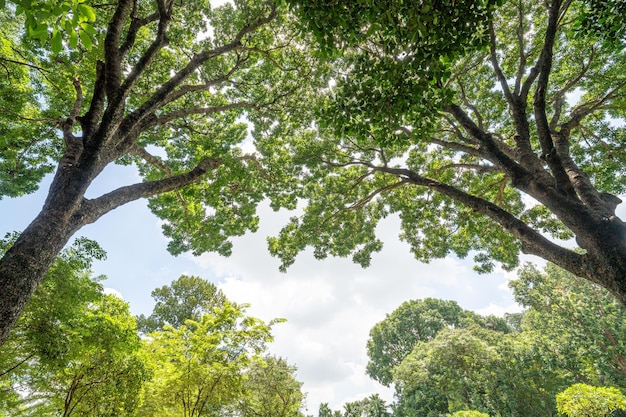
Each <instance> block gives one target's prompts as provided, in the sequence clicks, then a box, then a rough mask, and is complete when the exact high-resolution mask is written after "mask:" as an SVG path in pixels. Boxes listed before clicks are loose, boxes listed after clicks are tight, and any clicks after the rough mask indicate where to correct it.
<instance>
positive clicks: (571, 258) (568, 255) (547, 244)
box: [372, 166, 586, 276]
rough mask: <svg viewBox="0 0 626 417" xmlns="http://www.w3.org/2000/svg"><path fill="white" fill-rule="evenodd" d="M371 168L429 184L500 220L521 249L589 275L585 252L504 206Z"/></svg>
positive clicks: (414, 175)
mask: <svg viewBox="0 0 626 417" xmlns="http://www.w3.org/2000/svg"><path fill="white" fill-rule="evenodd" d="M372 168H374V169H376V170H378V171H380V172H385V173H388V174H392V175H395V176H398V177H400V178H404V179H406V180H407V181H409V182H410V183H412V184H415V185H418V186H424V187H428V188H430V189H432V190H434V191H437V192H439V193H441V194H443V195H445V196H447V197H449V198H451V199H452V200H454V201H456V202H458V203H460V204H463V205H464V206H466V207H469V208H470V209H472V210H473V211H474V212H476V213H480V214H483V215H485V216H487V217H489V218H490V219H492V220H493V221H495V222H496V223H498V224H499V225H500V226H502V227H503V228H504V229H505V230H506V231H508V232H509V233H511V235H513V236H514V237H516V238H517V239H519V241H520V242H521V243H522V250H523V251H524V252H525V253H528V254H533V255H537V256H540V257H542V258H544V259H546V260H548V261H549V262H552V263H554V264H556V265H559V266H562V267H564V268H567V269H568V270H569V271H571V272H573V273H575V274H578V275H581V276H584V275H586V271H585V265H584V258H583V255H580V254H578V253H576V252H574V251H571V250H569V249H565V248H563V247H561V246H559V245H557V244H555V243H553V242H551V241H550V240H548V239H546V238H545V237H544V236H543V235H541V234H540V233H538V232H537V231H535V230H534V229H532V228H531V227H530V226H528V225H527V224H526V223H524V222H523V221H521V220H520V219H518V218H517V217H515V216H513V215H512V214H511V213H509V212H507V211H506V210H504V209H502V208H501V207H499V206H497V205H495V204H493V203H491V202H489V201H487V200H484V199H482V198H479V197H476V196H473V195H471V194H468V193H466V192H464V191H462V190H459V189H458V188H455V187H453V186H450V185H448V184H444V183H442V182H439V181H436V180H433V179H430V178H426V177H422V176H420V175H418V174H417V173H415V172H414V171H411V170H409V169H404V168H389V167H373V166H372Z"/></svg>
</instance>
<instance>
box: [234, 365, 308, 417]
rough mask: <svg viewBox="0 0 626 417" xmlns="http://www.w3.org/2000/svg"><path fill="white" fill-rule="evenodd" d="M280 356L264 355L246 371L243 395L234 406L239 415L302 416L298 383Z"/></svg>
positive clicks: (300, 391)
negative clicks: (260, 360) (261, 359)
mask: <svg viewBox="0 0 626 417" xmlns="http://www.w3.org/2000/svg"><path fill="white" fill-rule="evenodd" d="M295 372H296V368H295V366H290V365H289V364H288V363H287V362H286V361H285V360H284V359H282V358H276V357H273V356H266V357H264V358H263V361H262V362H253V363H252V365H251V367H250V369H249V370H248V372H247V373H246V379H245V381H244V391H245V392H244V395H243V396H242V398H241V400H240V401H239V402H238V404H237V405H236V406H235V407H234V409H235V410H236V411H238V412H235V415H238V416H239V415H240V416H242V417H303V416H304V415H303V414H302V412H301V411H300V408H301V406H302V402H303V400H304V395H303V394H302V383H301V382H299V381H297V380H296V378H295V375H294V374H295Z"/></svg>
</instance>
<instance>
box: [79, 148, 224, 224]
mask: <svg viewBox="0 0 626 417" xmlns="http://www.w3.org/2000/svg"><path fill="white" fill-rule="evenodd" d="M220 165H222V160H221V158H206V159H204V160H202V161H201V162H200V163H199V164H198V165H196V167H195V168H194V169H192V170H191V171H189V172H186V173H184V174H180V175H174V176H170V177H167V178H164V179H161V180H158V181H149V182H142V183H138V184H133V185H129V186H125V187H120V188H118V189H117V190H114V191H111V192H110V193H107V194H104V195H102V196H100V197H98V198H95V199H92V200H84V201H83V204H82V205H81V208H80V209H79V210H78V211H77V214H76V215H75V216H74V221H75V222H76V223H79V224H83V225H85V224H89V223H93V222H95V221H96V220H98V219H99V218H100V217H102V216H103V215H104V214H106V213H108V212H109V211H111V210H113V209H115V208H117V207H120V206H122V205H124V204H126V203H129V202H131V201H135V200H138V199H140V198H149V197H153V196H155V195H158V194H162V193H166V192H170V191H175V190H178V189H180V188H183V187H185V186H187V185H190V184H193V183H195V182H197V181H199V180H200V178H202V176H204V174H206V173H207V172H208V171H209V170H212V169H216V168H218V167H219V166H220Z"/></svg>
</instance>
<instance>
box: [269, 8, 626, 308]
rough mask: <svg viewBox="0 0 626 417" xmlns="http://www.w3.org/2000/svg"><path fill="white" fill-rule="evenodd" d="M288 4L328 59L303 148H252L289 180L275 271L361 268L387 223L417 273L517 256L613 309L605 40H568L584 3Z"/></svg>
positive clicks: (611, 58)
mask: <svg viewBox="0 0 626 417" xmlns="http://www.w3.org/2000/svg"><path fill="white" fill-rule="evenodd" d="M291 3H292V4H293V7H294V9H295V10H296V12H299V16H300V17H301V18H302V19H303V20H304V21H305V26H306V27H307V28H312V29H311V30H312V31H313V33H314V34H316V35H317V36H318V38H319V37H320V36H321V37H323V39H321V40H320V41H321V42H322V44H323V45H330V46H331V47H332V48H334V49H333V51H334V53H335V55H336V56H337V58H336V59H335V60H334V61H333V70H334V72H333V76H332V81H333V82H332V83H330V84H329V88H328V93H327V95H326V98H325V99H324V101H323V102H322V103H321V104H320V105H319V108H318V112H317V119H316V120H317V123H318V127H319V128H318V129H317V131H316V132H314V133H311V134H309V135H305V134H303V135H301V136H300V137H288V138H281V139H283V141H282V142H278V143H277V142H276V141H275V140H274V139H268V140H267V142H268V143H272V144H273V145H274V149H275V150H276V153H277V154H278V153H279V151H278V149H285V148H287V149H290V150H291V152H290V154H289V155H286V156H285V157H284V162H283V164H284V165H285V166H290V165H291V164H293V163H301V164H304V165H305V166H306V170H305V171H303V172H302V175H301V178H300V182H299V183H298V185H297V188H296V187H294V188H292V189H290V190H289V192H293V193H297V194H298V196H299V197H300V198H301V199H302V200H304V201H306V206H305V208H304V214H303V215H301V216H298V217H294V218H292V221H291V222H290V224H289V225H288V226H286V227H285V228H284V229H283V230H282V232H281V233H280V234H279V236H277V237H275V238H272V239H271V240H270V251H271V252H272V253H273V254H274V255H276V256H278V257H280V258H281V260H282V261H283V268H286V267H287V266H289V265H290V264H292V263H293V262H294V260H295V257H296V255H297V254H298V253H299V252H301V251H302V250H304V249H305V248H306V247H312V248H313V250H314V253H315V255H316V256H317V257H319V258H324V257H326V256H329V255H334V256H352V258H353V259H354V261H355V262H358V263H360V264H362V265H368V264H369V262H370V259H371V256H372V254H373V253H374V252H377V251H379V250H380V249H381V246H382V242H381V241H380V240H379V239H378V238H377V236H376V225H377V224H378V222H379V221H380V220H381V219H383V218H385V217H387V216H390V215H398V216H399V217H400V219H401V221H402V231H401V234H400V237H401V238H402V239H404V240H405V241H407V242H408V244H409V245H410V246H411V250H412V252H413V253H414V255H415V257H416V258H417V259H418V260H421V261H428V260H430V259H434V258H441V257H445V256H448V255H449V254H455V255H457V256H459V257H461V258H463V257H466V256H468V255H472V256H473V257H474V261H475V263H476V268H477V269H478V270H479V271H483V272H486V271H491V270H493V268H494V266H495V264H496V263H500V264H501V265H502V266H503V267H504V268H506V269H511V268H514V267H516V266H517V265H518V255H519V253H520V251H521V252H524V253H527V254H532V255H537V256H539V257H542V258H544V259H546V260H548V261H550V262H553V263H555V264H557V265H559V266H560V267H562V268H564V269H566V270H568V271H570V272H572V273H575V274H576V275H578V276H582V277H585V278H587V279H588V280H591V281H593V282H596V283H599V284H601V285H603V286H604V287H606V288H608V289H610V290H611V291H612V293H613V294H615V295H616V296H617V297H618V298H619V299H620V300H621V301H622V302H625V301H626V281H625V280H624V277H625V276H626V243H625V242H626V239H625V238H624V237H625V231H626V229H625V227H624V223H623V222H622V220H621V219H620V218H619V217H618V216H617V215H616V212H615V209H616V207H617V205H618V204H619V203H620V202H621V200H620V199H619V198H618V197H617V196H618V195H620V194H622V193H623V192H624V186H625V183H624V181H623V178H625V177H624V175H623V174H624V158H623V157H624V153H623V152H622V145H623V137H624V123H623V119H624V108H625V107H624V91H625V90H624V87H625V86H626V79H625V78H624V73H625V72H624V65H625V61H624V57H625V55H624V49H623V45H624V38H623V36H622V32H619V36H620V37H618V38H613V39H610V41H609V40H607V39H606V38H605V37H603V36H600V35H599V34H598V31H596V30H583V29H582V28H583V27H587V28H588V27H589V26H588V25H587V26H581V24H580V19H582V17H584V16H587V15H589V14H588V11H589V10H588V7H587V6H588V3H587V2H584V1H561V0H551V1H548V2H543V1H535V0H527V1H507V2H502V4H501V5H498V4H497V3H498V2H487V1H479V2H476V1H472V0H467V1H451V0H449V1H424V2H420V6H418V7H412V6H409V5H408V4H405V3H404V2H401V1H398V2H386V3H384V6H383V3H380V4H379V3H376V2H366V1H363V2H359V1H357V2H349V4H348V3H345V4H344V3H336V2H332V1H328V2H307V1H297V0H294V1H293V2H291ZM590 3H592V4H595V5H596V6H597V5H598V4H599V3H600V2H590ZM609 3H611V4H617V3H620V2H609ZM325 7H328V8H329V10H330V14H329V17H328V18H327V19H325V18H322V13H324V10H325ZM380 8H384V10H381V9H380ZM409 8H410V9H411V10H408V9H409ZM616 10H617V9H615V8H614V9H606V10H604V11H602V12H599V11H598V12H597V13H600V17H599V18H598V19H599V20H598V21H602V22H606V21H607V20H606V19H609V18H610V17H611V16H614V17H615V19H617V20H619V19H621V18H620V17H618V16H617V15H614V14H613V12H614V11H616ZM586 13H587V14H586ZM354 16H356V18H355V17H354ZM342 19H343V20H342ZM344 20H345V21H344ZM435 20H436V22H437V24H434V22H435ZM390 22H393V23H394V24H393V25H392V24H391V23H390ZM425 22H431V23H433V24H430V25H427V24H426V23H425ZM460 22H463V24H460ZM465 28H468V30H469V31H470V34H468V33H465V32H464V30H465ZM326 34H327V35H326ZM268 146H269V145H268ZM283 154H284V152H283V153H282V154H280V155H283ZM574 241H575V242H576V243H574ZM575 245H578V247H577V248H576V247H572V246H575Z"/></svg>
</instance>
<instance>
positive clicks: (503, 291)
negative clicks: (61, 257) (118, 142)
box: [0, 166, 539, 416]
mask: <svg viewBox="0 0 626 417" xmlns="http://www.w3.org/2000/svg"><path fill="white" fill-rule="evenodd" d="M138 180H139V177H138V176H137V175H136V173H135V172H134V171H133V170H132V169H130V168H129V167H119V166H116V167H113V168H107V170H106V171H105V173H104V174H103V176H102V178H101V179H100V180H98V181H97V182H95V183H94V184H93V186H92V189H91V190H92V191H91V192H90V193H91V194H89V195H88V197H90V196H91V197H93V196H96V195H100V194H102V193H103V192H107V191H110V190H112V189H114V188H116V187H117V186H120V185H127V184H131V183H134V182H137V181H138ZM48 185H49V179H47V180H46V181H45V182H44V183H43V184H42V187H41V189H40V190H39V191H38V192H37V193H35V194H32V195H28V196H25V197H22V198H19V199H4V200H0V235H2V236H3V235H4V233H5V232H8V231H14V230H22V229H24V228H25V227H26V226H27V225H28V223H29V222H30V221H31V220H32V219H33V218H34V216H35V215H36V214H37V212H38V211H39V209H40V208H41V206H42V204H43V200H44V197H45V194H46V192H47V188H48ZM259 214H260V218H261V222H260V229H259V231H257V232H256V233H254V234H248V235H246V236H244V237H240V238H236V239H234V240H233V242H234V248H233V254H232V255H231V256H230V257H228V258H225V257H222V256H220V255H217V254H205V255H202V256H199V257H193V256H191V255H190V254H184V255H180V256H178V257H173V256H172V255H170V254H169V253H168V252H167V250H166V246H167V240H166V238H165V237H163V235H162V234H161V232H160V222H159V219H158V218H156V217H155V216H154V215H153V214H152V213H150V211H149V210H148V208H147V206H146V201H145V200H140V201H136V202H133V203H130V204H127V205H125V206H122V207H120V208H118V209H116V210H114V211H112V212H110V213H108V214H107V215H105V216H104V217H103V218H101V219H100V220H99V221H97V222H96V223H94V224H92V225H88V226H86V227H84V228H83V229H81V230H80V231H79V232H78V233H77V235H76V236H85V237H88V238H91V239H94V240H96V241H97V242H98V243H99V244H100V245H101V246H102V247H103V249H104V250H105V251H106V252H107V259H106V260H105V261H97V262H96V263H95V264H94V266H93V272H94V274H96V275H99V274H103V275H106V276H107V279H106V281H104V283H103V284H104V286H105V287H106V288H108V289H109V291H114V292H117V293H119V294H120V295H121V297H123V298H124V299H125V300H126V301H127V302H128V303H129V304H130V308H131V311H132V313H133V314H146V315H148V314H150V312H151V310H152V307H153V305H154V301H153V299H152V297H151V296H150V293H151V291H152V290H153V289H154V288H157V287H161V286H163V285H168V284H170V283H171V282H172V281H173V280H175V279H177V278H178V277H179V276H181V275H183V274H186V275H196V276H199V277H202V278H204V279H206V280H209V281H211V282H213V283H215V284H216V285H217V286H218V287H219V288H221V289H222V290H223V291H224V293H225V294H226V296H227V297H228V298H229V299H230V300H232V301H235V302H237V303H248V304H250V307H249V308H248V310H247V313H248V314H249V315H252V316H255V317H259V318H261V319H263V320H265V321H269V320H271V319H274V318H285V319H287V322H286V323H280V324H277V325H276V326H275V327H274V331H273V334H274V336H275V341H274V343H273V344H272V345H270V348H269V351H270V353H272V354H274V355H278V356H281V357H283V358H285V359H287V361H288V362H289V363H290V364H292V365H295V366H297V368H298V371H297V378H298V380H299V381H301V382H303V388H302V389H303V392H305V393H306V394H307V401H306V406H307V409H306V413H308V414H311V415H314V416H317V411H318V408H319V404H320V403H322V402H326V403H329V405H330V407H331V408H332V409H342V406H343V404H344V403H346V402H349V401H356V400H359V399H363V398H365V397H367V396H369V395H371V394H374V393H378V394H380V395H381V396H382V397H383V398H384V399H385V400H386V401H388V402H391V401H392V400H393V392H392V390H390V389H388V388H386V387H383V386H381V385H380V384H378V383H376V382H375V381H373V380H371V379H370V378H369V377H368V376H367V375H366V373H365V366H366V364H367V361H368V358H367V353H366V343H367V340H368V335H369V331H370V329H371V328H372V327H373V326H374V325H375V324H376V323H378V322H380V321H381V320H383V319H384V318H385V315H386V314H389V313H391V312H392V311H393V310H394V309H396V308H397V307H398V306H400V304H402V303H403V302H405V301H408V300H411V299H422V298H426V297H434V298H441V299H446V300H455V301H457V302H458V303H459V305H461V307H463V308H465V309H469V310H474V311H476V312H478V313H480V314H497V315H502V314H504V313H505V312H517V311H520V307H519V306H518V305H516V304H515V302H514V300H513V297H512V294H511V291H510V290H509V288H508V286H507V282H508V280H509V279H511V278H514V277H515V275H514V274H512V273H505V272H503V271H496V272H495V273H492V274H486V275H478V274H477V273H475V272H474V271H473V270H472V263H471V260H463V261H462V260H459V259H456V258H452V257H450V258H446V259H442V260H437V261H434V262H431V263H430V264H423V263H420V262H418V261H416V260H415V259H414V258H413V257H412V255H411V254H410V252H409V249H408V245H406V244H405V243H403V242H401V241H399V239H398V237H397V236H398V234H399V231H400V230H399V221H398V219H394V218H389V219H386V220H385V221H383V222H382V223H381V224H380V225H379V226H378V230H377V232H378V233H379V235H380V236H381V237H382V239H383V241H384V242H385V246H384V249H383V251H382V252H381V253H378V254H375V255H374V256H373V259H372V263H371V266H370V267H369V268H367V269H363V268H361V267H360V266H358V265H355V264H353V263H352V262H351V260H350V259H338V258H328V259H326V260H321V261H320V260H316V259H315V258H314V257H313V255H312V253H311V252H310V251H309V252H305V253H303V254H301V255H300V256H299V257H298V258H297V260H296V262H295V264H294V265H293V266H291V267H290V268H289V269H288V270H287V272H286V273H281V272H279V271H278V266H279V260H278V259H276V258H273V257H271V256H270V255H269V253H268V251H267V246H266V242H265V238H266V237H267V236H270V235H276V234H277V233H278V231H279V230H280V227H281V225H283V224H285V223H286V222H287V220H288V219H289V217H290V216H291V215H292V213H289V212H284V211H283V212H273V211H272V210H271V209H270V208H269V207H268V206H267V205H261V206H260V208H259ZM531 260H532V259H531ZM534 260H536V261H537V262H538V261H539V260H538V259H534Z"/></svg>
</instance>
